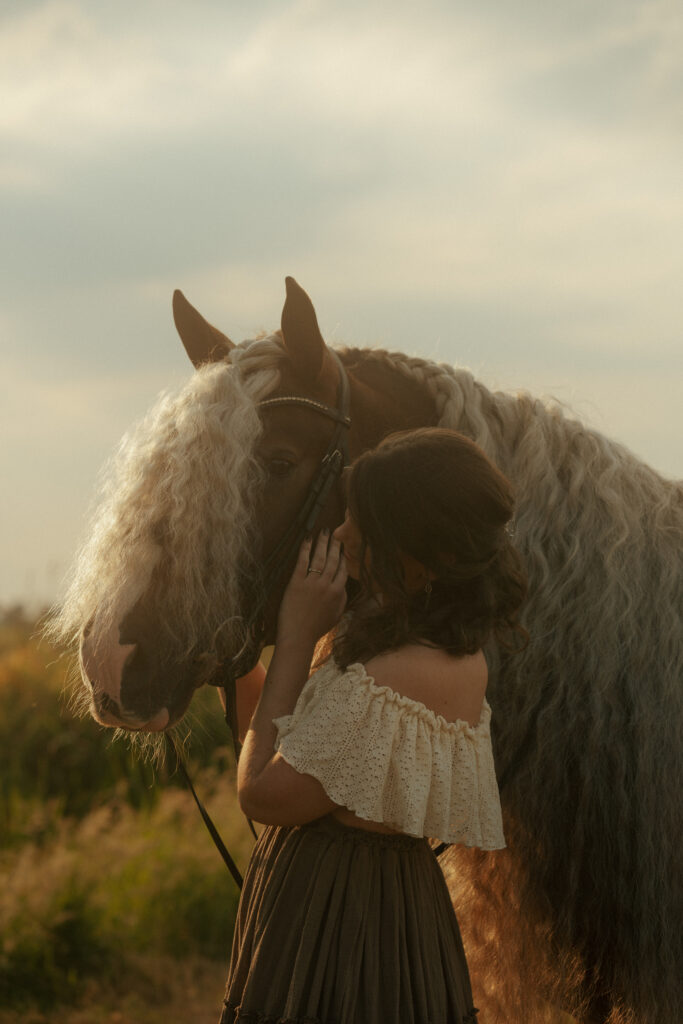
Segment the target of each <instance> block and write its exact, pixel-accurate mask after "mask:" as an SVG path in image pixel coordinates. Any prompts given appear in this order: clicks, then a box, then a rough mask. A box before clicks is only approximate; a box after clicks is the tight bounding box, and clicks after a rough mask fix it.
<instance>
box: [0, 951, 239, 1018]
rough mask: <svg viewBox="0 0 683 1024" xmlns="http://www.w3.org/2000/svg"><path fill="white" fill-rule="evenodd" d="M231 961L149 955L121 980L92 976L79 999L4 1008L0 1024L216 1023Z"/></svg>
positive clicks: (137, 962) (137, 961)
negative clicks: (42, 1006) (67, 1003)
mask: <svg viewBox="0 0 683 1024" xmlns="http://www.w3.org/2000/svg"><path fill="white" fill-rule="evenodd" d="M226 975H227V959H226V962H225V964H223V963H218V962H216V961H213V960H207V959H201V958H197V957H191V958H188V959H187V960H184V961H178V960H177V959H174V958H171V957H158V956H157V957H154V956H145V957H139V958H138V959H136V962H135V967H134V968H133V969H129V970H128V971H127V972H124V973H122V975H121V977H120V978H119V979H118V980H117V983H116V984H114V983H112V982H109V983H106V982H100V981H98V980H96V979H91V980H90V981H89V982H88V983H87V985H86V986H85V989H84V991H83V994H82V996H81V998H80V999H79V1001H78V1003H77V1004H76V1005H73V1006H64V1005H61V1006H56V1007H54V1008H52V1009H50V1010H44V1011H41V1010H35V1009H22V1010H14V1011H12V1010H7V1011H2V1010H0V1024H216V1021H217V1020H218V1018H219V1016H220V1011H221V1004H222V1000H223V989H224V985H225V978H226Z"/></svg>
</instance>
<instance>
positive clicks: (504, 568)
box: [332, 428, 528, 668]
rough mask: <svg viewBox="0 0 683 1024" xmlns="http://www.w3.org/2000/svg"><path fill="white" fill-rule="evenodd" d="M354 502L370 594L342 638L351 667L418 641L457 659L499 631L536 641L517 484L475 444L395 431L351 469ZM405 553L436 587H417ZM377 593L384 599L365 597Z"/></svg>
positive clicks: (340, 658) (446, 433)
mask: <svg viewBox="0 0 683 1024" xmlns="http://www.w3.org/2000/svg"><path fill="white" fill-rule="evenodd" d="M348 507H349V513H350V515H351V516H352V517H353V519H354V520H355V523H356V525H357V526H358V529H359V530H360V534H361V538H362V541H361V552H360V564H361V569H360V572H361V576H360V582H361V593H360V594H359V597H358V599H356V602H355V605H356V608H357V610H356V611H355V614H354V605H353V604H352V606H351V612H352V614H351V615H350V616H349V617H348V621H347V624H346V625H345V626H344V628H343V629H341V630H340V631H339V632H338V634H337V636H336V637H335V639H334V642H333V647H332V651H333V655H334V658H335V660H336V661H337V663H338V664H339V665H340V666H341V667H342V668H346V667H347V666H348V665H349V664H351V663H352V662H354V661H367V660H368V659H369V658H371V657H372V656H373V655H375V654H379V653H380V652H382V651H387V650H392V649H395V648H397V647H400V646H402V645H403V644H408V643H421V644H426V645H428V646H432V647H439V648H442V649H443V650H446V651H449V652H450V653H452V654H454V655H463V654H474V653H475V651H478V650H479V648H480V647H482V646H483V645H484V644H485V643H486V641H487V640H489V639H490V638H491V637H492V636H493V637H495V638H496V639H497V640H498V641H499V642H500V643H501V644H502V645H503V646H505V647H507V648H513V647H516V646H523V645H524V644H526V642H527V640H528V636H527V633H526V631H525V630H524V629H523V627H522V626H521V625H520V624H519V622H518V613H519V609H520V606H521V604H522V602H523V600H524V596H525V594H526V573H525V571H524V567H523V565H522V561H521V558H520V556H519V554H518V553H517V551H516V550H515V548H514V547H513V546H512V543H511V540H510V535H509V524H510V522H511V519H512V514H513V510H514V499H513V494H512V487H511V485H510V482H509V481H508V480H507V478H506V477H505V476H503V474H502V473H501V472H500V470H498V469H497V468H496V467H495V466H494V465H493V463H492V462H491V461H490V459H488V457H487V456H486V455H485V454H484V452H483V451H482V450H481V448H479V447H478V445H476V444H475V443H474V442H473V441H471V440H470V439H469V438H467V437H465V436H463V435H462V434H459V433H457V432H456V431H454V430H444V429H440V428H424V429H421V430H411V431H402V432H401V433H397V434H392V435H390V436H389V437H387V438H386V439H385V440H384V441H382V443H381V444H380V445H378V447H377V448H374V449H372V450H371V451H368V452H365V453H364V454H363V455H361V456H360V457H359V458H358V459H357V460H356V462H355V463H354V464H353V466H352V467H351V470H350V474H349V480H348ZM366 553H368V554H369V559H367V558H366ZM401 554H406V555H410V556H412V557H413V558H415V559H417V561H418V562H420V563H421V564H422V565H424V567H425V569H427V570H428V571H429V572H430V574H432V575H433V576H434V579H433V580H432V581H431V593H427V592H425V591H423V590H421V591H420V592H418V593H409V592H408V590H407V589H406V585H405V581H404V570H403V563H402V561H401V557H400V556H401ZM366 562H368V564H369V568H366V567H365V564H366ZM427 590H429V588H427ZM377 591H379V592H380V593H381V594H382V603H381V605H380V604H379V603H377V602H367V601H364V600H363V599H364V598H367V596H368V595H369V594H371V593H372V592H375V593H376V592H377ZM368 605H369V609H368ZM515 639H516V640H517V641H518V643H517V644H516V643H515Z"/></svg>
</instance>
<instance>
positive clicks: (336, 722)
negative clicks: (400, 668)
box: [274, 659, 505, 850]
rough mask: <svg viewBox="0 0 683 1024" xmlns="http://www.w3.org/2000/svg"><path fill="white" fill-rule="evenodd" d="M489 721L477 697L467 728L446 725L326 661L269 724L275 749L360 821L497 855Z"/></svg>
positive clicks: (498, 820)
mask: <svg viewBox="0 0 683 1024" xmlns="http://www.w3.org/2000/svg"><path fill="white" fill-rule="evenodd" d="M490 722H491V708H490V707H489V705H488V703H487V701H486V700H485V701H484V704H483V707H482V713H481V718H480V720H479V722H478V723H477V725H476V726H471V725H469V724H468V723H467V722H463V721H460V720H459V721H455V722H448V721H446V719H445V718H443V717H442V716H441V715H437V714H436V712H434V711H432V710H430V709H429V708H427V707H426V706H425V705H424V704H422V703H421V702H420V701H416V700H412V699H411V698H409V697H404V696H402V695H401V694H399V693H396V692H395V691H394V690H392V689H390V688H389V687H388V686H377V685H376V684H375V681H374V680H373V679H372V677H371V676H369V675H368V674H367V672H366V671H365V668H364V666H363V665H360V664H354V665H349V667H348V669H346V671H342V670H341V669H340V668H339V667H338V666H337V665H336V664H335V662H334V661H333V660H332V659H330V660H329V661H328V662H326V663H325V665H323V667H322V668H321V669H319V670H318V671H317V672H315V673H314V674H313V675H312V676H311V677H310V679H309V680H308V682H307V683H306V684H305V686H304V688H303V689H302V691H301V694H300V695H299V699H298V700H297V702H296V706H295V708H294V711H293V712H292V714H291V715H285V716H284V717H282V718H276V719H275V720H274V725H275V726H276V728H277V739H276V742H275V750H276V751H279V752H280V754H281V755H282V757H283V758H284V759H285V760H286V761H287V762H288V764H290V765H292V767H293V768H295V769H296V770H297V771H299V772H303V773H305V774H308V775H312V776H313V777H314V778H316V779H317V780H318V781H319V782H320V783H321V785H322V786H323V788H324V790H325V792H326V793H327V795H328V796H329V797H330V799H331V800H334V802H335V803H338V804H341V805H342V806H344V807H347V808H348V809H349V810H351V811H353V813H354V814H356V815H357V816H358V817H360V818H363V819H365V820H367V821H376V822H383V823H384V824H385V825H388V826H389V827H390V828H395V829H397V830H398V831H400V832H405V833H407V834H408V835H413V836H429V837H431V838H434V839H440V840H442V841H443V842H448V843H463V844H464V845H465V846H477V847H479V848H480V849H482V850H498V849H501V848H502V847H504V846H505V838H504V836H503V823H502V817H501V808H500V796H499V793H498V783H497V781H496V773H495V768H494V763H493V751H492V749H491V730H490Z"/></svg>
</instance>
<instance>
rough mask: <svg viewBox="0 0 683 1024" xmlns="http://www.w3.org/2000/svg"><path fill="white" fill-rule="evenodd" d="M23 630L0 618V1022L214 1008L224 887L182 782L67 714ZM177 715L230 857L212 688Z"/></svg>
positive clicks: (227, 773)
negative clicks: (187, 717) (186, 722)
mask: <svg viewBox="0 0 683 1024" xmlns="http://www.w3.org/2000/svg"><path fill="white" fill-rule="evenodd" d="M35 632H36V630H35V624H34V623H32V622H30V621H27V620H26V619H25V618H24V617H23V616H22V615H21V614H20V613H19V612H17V611H15V612H13V613H11V614H5V615H4V618H3V619H2V621H1V622H0V1024H10V1022H12V1024H15V1022H16V1024H18V1022H19V1021H21V1022H22V1024H27V1022H36V1024H37V1022H38V1021H40V1022H47V1021H49V1022H51V1024H52V1022H57V1021H59V1022H63V1024H77V1022H78V1024H86V1022H87V1024H98V1022H100V1021H102V1022H105V1021H107V1022H112V1024H113V1022H115V1021H116V1022H118V1024H124V1022H128V1021H130V1022H134V1024H153V1022H157V1021H159V1022H161V1021H162V1020H163V1021H164V1022H171V1024H172V1022H175V1021H178V1022H179V1024H180V1022H181V1021H182V1022H183V1024H193V1022H194V1021H196V1022H197V1024H202V1022H204V1021H207V1022H211V1021H215V1020H216V1019H217V1018H218V1014H219V1009H220V1005H221V998H222V987H223V983H224V980H225V974H226V963H227V957H228V954H229V949H230V940H231V934H232V927H233V922H234V915H235V910H236V906H237V898H238V894H237V890H236V887H235V885H234V883H233V881H232V879H231V878H230V876H229V874H228V872H227V870H226V868H225V866H224V865H223V862H222V861H221V859H220V857H219V855H218V853H217V851H216V850H215V848H214V846H213V844H212V842H211V840H210V838H209V836H208V834H207V833H206V830H205V828H204V825H203V824H202V822H201V819H200V817H199V814H198V812H197V810H196V808H195V806H194V803H193V801H192V798H191V795H190V794H189V792H188V791H187V790H186V789H185V787H184V784H183V783H182V781H181V780H180V779H179V778H178V776H177V775H176V774H174V773H172V772H171V771H170V770H169V768H167V767H164V766H157V767H153V766H152V765H151V764H149V763H147V762H145V761H143V760H141V759H140V758H139V757H138V756H136V755H135V754H133V753H132V752H131V751H130V750H129V749H128V746H127V744H126V742H125V741H123V740H117V741H112V736H111V733H110V732H108V731H107V730H104V729H101V728H100V727H98V726H97V725H96V724H95V723H94V722H92V721H91V720H89V719H79V718H76V717H74V716H73V715H72V714H71V713H70V712H69V710H68V702H67V701H65V699H64V695H63V694H62V690H63V684H64V678H65V673H66V662H65V659H64V658H63V657H62V656H61V655H62V652H61V651H59V650H55V649H53V648H51V647H50V646H49V645H47V644H46V643H45V642H42V643H41V642H39V641H38V639H37V638H36V636H35ZM192 718H193V737H194V738H193V740H192V741H191V744H190V747H189V767H190V771H191V774H192V775H193V776H194V778H195V781H196V785H197V788H198V789H199V791H200V792H201V794H202V797H203V798H205V799H206V803H207V806H208V807H209V810H210V812H211V814H212V816H214V819H215V820H216V822H217V824H218V826H219V828H220V830H221V832H222V833H223V835H224V838H225V839H226V841H227V843H228V845H229V847H230V850H231V852H232V853H233V855H234V856H235V857H236V859H237V861H238V863H239V864H240V866H241V867H242V869H243V868H244V867H245V865H246V862H247V860H248V857H249V851H250V848H251V842H252V840H251V837H250V834H249V832H248V829H247V826H246V823H245V821H244V819H243V817H242V815H241V814H240V812H239V809H238V808H237V804H236V799H235V794H234V766H233V759H232V756H231V753H230V752H229V750H228V748H227V747H226V745H225V744H226V740H227V733H226V729H225V726H224V723H223V721H222V716H221V713H220V709H219V706H218V701H217V698H216V695H215V693H213V692H209V691H207V692H206V693H200V694H199V695H198V699H196V701H195V704H193V714H192Z"/></svg>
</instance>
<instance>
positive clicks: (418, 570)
mask: <svg viewBox="0 0 683 1024" xmlns="http://www.w3.org/2000/svg"><path fill="white" fill-rule="evenodd" d="M333 536H334V537H335V538H336V539H337V540H338V541H339V543H340V544H342V545H343V546H344V557H345V559H346V569H347V572H348V574H349V576H350V577H351V579H354V580H358V579H360V552H361V547H362V536H361V532H360V529H359V528H358V524H357V523H356V520H355V519H354V518H353V516H352V515H351V513H350V512H349V510H348V508H347V510H346V516H345V518H344V522H343V523H342V524H341V526H338V527H337V529H336V530H335V531H334V535H333ZM398 557H399V559H400V561H401V564H402V566H403V578H404V582H405V587H406V590H407V591H408V592H409V593H413V592H416V591H418V590H422V589H423V587H424V585H425V583H426V582H427V580H430V579H433V578H434V576H433V574H432V573H428V572H427V570H426V569H425V567H424V566H423V565H422V564H421V563H420V562H418V561H417V559H415V558H413V557H412V555H407V554H404V553H403V552H402V551H399V552H398ZM364 562H365V568H366V569H367V570H368V572H370V551H369V550H368V548H366V549H365V557H364ZM373 589H374V588H373Z"/></svg>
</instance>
